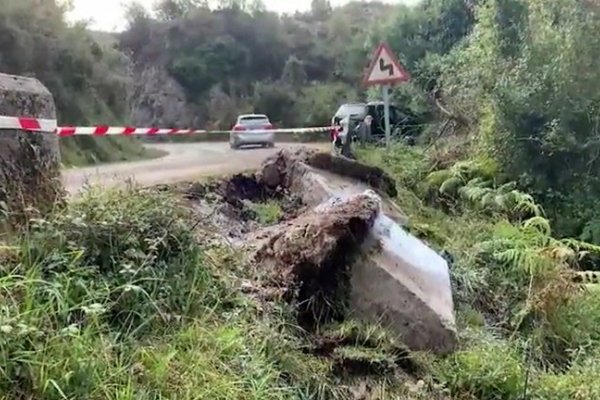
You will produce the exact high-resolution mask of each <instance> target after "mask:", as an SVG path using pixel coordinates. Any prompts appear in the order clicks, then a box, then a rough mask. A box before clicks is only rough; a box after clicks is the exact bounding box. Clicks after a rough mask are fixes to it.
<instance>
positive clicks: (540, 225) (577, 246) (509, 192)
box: [361, 145, 600, 400]
mask: <svg viewBox="0 0 600 400" xmlns="http://www.w3.org/2000/svg"><path fill="white" fill-rule="evenodd" d="M361 157H362V158H363V159H364V160H368V161H369V162H370V163H372V164H375V165H379V166H381V167H383V168H384V169H386V170H387V171H388V172H390V173H391V174H393V176H394V177H395V178H396V179H397V180H398V183H399V185H398V186H399V188H398V189H399V193H400V194H399V196H398V199H397V202H398V204H399V205H400V207H401V208H402V209H403V210H404V211H405V212H406V214H407V215H408V216H410V230H411V231H412V232H413V233H414V234H416V235H417V236H419V237H421V238H423V239H424V240H426V241H428V242H429V243H431V245H432V246H434V247H435V248H436V249H437V250H438V251H440V252H445V253H444V254H446V257H447V258H449V259H450V260H451V261H452V262H451V276H452V284H453V290H454V297H455V306H456V309H457V318H458V324H459V332H460V336H461V345H460V349H459V351H458V352H457V353H456V354H454V355H452V356H450V357H448V358H446V359H440V360H437V361H435V362H434V363H433V364H432V366H431V370H430V374H431V375H430V376H431V377H432V378H433V379H434V380H435V381H436V382H437V383H438V384H440V385H442V387H444V388H445V389H446V390H447V391H448V393H450V394H451V395H452V398H456V399H490V400H491V399H529V398H531V399H565V400H566V399H594V398H599V397H600V381H598V379H597V377H598V374H599V373H600V359H599V358H598V356H599V355H600V291H598V290H597V289H596V286H595V285H589V286H585V285H580V284H575V283H574V282H573V280H571V279H570V278H569V273H572V272H573V271H574V270H577V269H582V268H587V269H593V268H594V266H595V265H597V264H596V262H597V255H596V254H598V250H599V249H598V248H597V247H595V246H592V245H589V244H586V243H582V242H579V241H576V240H573V239H560V240H559V239H557V238H554V237H553V236H552V233H551V230H550V223H549V221H547V220H546V219H545V218H544V217H543V213H542V212H541V210H539V208H537V207H536V205H535V203H534V202H533V199H531V198H530V197H529V196H527V195H526V194H524V193H521V192H519V191H518V190H517V189H516V188H515V187H514V186H513V185H510V184H509V186H498V187H496V186H494V185H491V186H487V188H488V189H489V190H484V188H483V185H479V186H478V182H479V181H474V180H476V179H478V178H479V179H480V180H481V179H483V178H484V177H485V176H486V174H488V173H492V171H493V166H490V165H487V164H486V162H485V160H481V161H475V162H462V163H460V162H459V163H457V164H454V165H453V164H452V163H449V162H448V159H452V158H453V156H452V155H451V153H449V152H447V151H446V152H444V151H442V152H439V151H434V150H429V151H424V150H422V149H419V148H409V147H404V146H400V145H399V146H397V147H395V148H394V149H392V150H391V151H390V152H388V153H386V152H384V151H381V150H373V149H372V150H367V151H363V152H362V154H361ZM444 168H446V169H444Z"/></svg>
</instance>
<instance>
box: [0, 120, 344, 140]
mask: <svg viewBox="0 0 600 400" xmlns="http://www.w3.org/2000/svg"><path fill="white" fill-rule="evenodd" d="M7 129H15V130H23V131H28V132H46V133H55V134H57V135H58V136H75V135H90V136H109V135H124V136H131V135H146V136H154V135H192V134H201V133H229V132H231V131H229V130H227V131H224V130H214V131H213V130H205V129H179V128H173V129H162V128H136V127H129V126H121V127H116V126H106V125H98V126H89V127H81V126H58V125H57V121H56V120H50V119H40V118H27V117H6V116H0V130H7ZM332 129H334V128H333V127H331V126H325V127H313V128H286V129H260V130H251V131H247V132H252V133H318V132H330V131H331V130H332ZM239 133H244V131H240V132H239Z"/></svg>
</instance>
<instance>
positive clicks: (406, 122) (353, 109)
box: [331, 101, 413, 140]
mask: <svg viewBox="0 0 600 400" xmlns="http://www.w3.org/2000/svg"><path fill="white" fill-rule="evenodd" d="M348 115H349V116H350V126H351V127H352V128H354V127H355V126H356V125H357V124H358V123H359V122H360V121H362V120H363V119H364V118H365V117H366V116H367V115H370V116H371V117H373V122H372V125H371V135H372V136H373V139H375V140H380V139H383V138H385V122H384V121H385V120H384V105H383V102H382V101H376V102H370V103H347V104H342V105H341V106H340V108H338V110H337V111H336V113H335V115H334V116H333V118H332V120H331V123H332V125H337V123H339V121H341V120H342V119H343V118H345V117H346V116H348ZM412 122H413V118H411V116H409V115H407V114H405V113H403V112H402V111H400V110H399V109H398V107H396V106H394V105H390V125H391V131H392V137H395V138H407V137H408V138H412V136H413V132H412V131H411V129H410V127H411V125H412Z"/></svg>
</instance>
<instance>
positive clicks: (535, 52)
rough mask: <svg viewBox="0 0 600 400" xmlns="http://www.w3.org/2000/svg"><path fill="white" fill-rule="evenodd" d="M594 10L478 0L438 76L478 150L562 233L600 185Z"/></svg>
mask: <svg viewBox="0 0 600 400" xmlns="http://www.w3.org/2000/svg"><path fill="white" fill-rule="evenodd" d="M594 7H597V5H594V4H593V3H589V2H578V1H574V0H560V1H556V2H550V3H548V2H543V1H538V0H506V1H499V0H488V1H484V2H482V4H481V5H480V6H479V7H478V8H477V16H478V22H477V24H476V25H475V28H474V30H473V33H472V34H471V35H470V36H469V37H468V40H467V42H466V43H465V44H464V45H462V46H457V47H456V48H455V49H454V50H453V51H452V52H451V53H450V54H449V55H448V56H447V57H446V65H445V67H444V73H443V79H442V86H443V89H444V93H445V94H446V96H447V101H446V102H447V103H448V104H449V103H452V107H453V109H455V110H458V111H460V113H461V114H463V115H465V116H466V117H467V118H468V119H469V120H470V121H472V122H473V127H472V129H471V132H472V134H478V135H480V137H479V139H480V142H481V150H480V151H482V152H484V153H485V154H487V155H488V156H490V157H493V158H494V159H496V160H497V162H498V164H499V166H500V168H501V169H502V171H503V172H504V173H505V174H506V175H507V178H508V180H513V181H516V182H518V183H519V185H520V186H521V187H526V188H527V189H528V191H529V192H530V193H532V195H534V197H535V198H536V199H537V200H538V201H539V202H540V203H541V204H542V206H544V209H545V210H546V211H547V213H548V215H549V216H550V217H551V218H552V220H553V222H554V224H555V225H556V227H558V228H559V229H560V232H559V233H560V234H565V235H579V234H580V233H581V228H582V223H581V222H582V221H585V220H586V219H589V218H591V217H593V216H594V213H593V211H591V210H590V208H589V206H587V205H588V204H591V203H589V201H590V200H591V198H596V197H597V193H598V190H600V185H598V176H597V171H598V165H597V162H598V158H597V156H596V154H597V151H598V149H597V144H598V141H597V139H596V136H597V122H596V121H597V119H598V115H597V114H598V113H597V104H598V101H599V97H598V93H599V91H598V78H597V76H596V75H597V69H596V68H593V67H592V65H594V63H595V60H597V58H598V49H599V48H600V47H599V46H598V44H599V43H600V35H598V34H597V32H600V30H599V26H600V25H599V24H600V19H598V15H597V13H595V12H592V11H591V10H593V8H594ZM584 71H585V72H584ZM550 188H552V190H550ZM588 199H590V200H588ZM578 203H584V204H585V205H586V206H584V207H580V206H578V205H577V204H578ZM574 220H575V221H579V224H577V223H576V222H575V221H574Z"/></svg>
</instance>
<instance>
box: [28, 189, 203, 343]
mask: <svg viewBox="0 0 600 400" xmlns="http://www.w3.org/2000/svg"><path fill="white" fill-rule="evenodd" d="M174 202H175V200H174V198H173V197H171V196H169V195H168V194H165V193H156V192H150V191H143V190H140V189H124V190H110V191H106V192H105V191H102V190H100V189H92V190H89V191H87V192H86V193H84V194H83V196H82V197H81V198H80V199H77V200H75V201H73V202H72V203H71V205H70V207H68V208H67V209H66V210H65V211H63V212H59V213H58V214H56V215H54V216H52V217H51V218H49V219H48V220H35V221H32V224H31V226H30V229H29V231H28V233H27V235H26V236H25V237H24V238H23V239H22V241H21V255H22V262H23V264H22V265H21V266H20V268H19V269H18V270H21V269H22V270H23V271H24V272H31V271H35V273H36V274H38V276H39V279H42V280H44V281H51V282H53V283H54V284H60V285H65V286H64V287H61V292H62V295H63V296H64V299H63V301H64V302H65V303H66V305H65V308H64V309H63V310H61V312H60V313H58V315H57V317H58V318H62V322H63V323H74V322H80V320H81V319H82V318H83V317H82V314H85V311H84V307H86V306H89V305H97V306H98V309H102V310H103V312H102V314H103V315H104V316H105V318H107V319H108V321H109V322H110V323H111V324H113V325H116V326H120V327H121V328H123V329H124V330H125V331H127V332H129V331H139V330H141V329H142V328H143V326H144V325H145V324H148V323H150V322H159V321H162V322H168V321H169V320H171V319H173V318H180V316H181V315H182V313H186V314H187V313H190V312H191V311H192V308H194V307H195V301H194V300H197V299H198V298H199V297H201V296H203V295H204V294H203V293H201V292H198V291H197V288H198V286H202V283H203V282H205V280H207V279H209V277H208V274H207V272H206V270H203V269H201V268H197V267H196V265H201V263H202V256H201V255H200V253H199V251H198V248H197V246H196V245H195V243H194V233H193V231H192V230H190V223H189V219H190V218H191V216H190V215H188V214H186V213H185V212H184V211H182V208H181V207H179V206H178V205H177V204H174ZM34 300H35V301H36V302H40V303H48V302H52V297H51V295H50V294H49V293H47V292H46V291H45V290H42V291H39V292H36V294H35V295H34Z"/></svg>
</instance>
